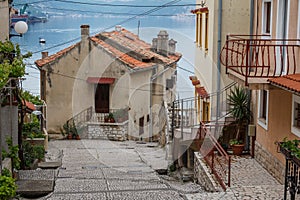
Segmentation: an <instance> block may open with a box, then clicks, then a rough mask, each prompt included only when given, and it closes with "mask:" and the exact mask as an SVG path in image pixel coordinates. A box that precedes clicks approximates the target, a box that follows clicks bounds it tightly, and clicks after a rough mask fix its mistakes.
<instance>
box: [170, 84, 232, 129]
mask: <svg viewBox="0 0 300 200" xmlns="http://www.w3.org/2000/svg"><path fill="white" fill-rule="evenodd" d="M235 85H236V83H235V82H233V83H231V84H229V85H227V86H226V87H225V88H223V89H222V90H220V91H219V92H214V93H211V94H209V95H208V97H207V98H201V97H191V98H185V99H180V100H176V101H174V102H173V105H172V123H171V130H172V135H174V130H175V129H180V130H181V135H183V132H184V129H186V128H192V127H197V126H198V125H199V123H200V122H201V121H214V122H218V121H219V120H221V119H224V118H225V116H227V114H228V110H229V104H228V102H227V97H228V95H229V94H230V92H231V90H232V88H233V87H234V86H235ZM204 101H205V102H206V103H209V110H205V108H204V107H203V102H204ZM204 112H206V114H204ZM204 115H206V116H207V119H203V117H204Z"/></svg>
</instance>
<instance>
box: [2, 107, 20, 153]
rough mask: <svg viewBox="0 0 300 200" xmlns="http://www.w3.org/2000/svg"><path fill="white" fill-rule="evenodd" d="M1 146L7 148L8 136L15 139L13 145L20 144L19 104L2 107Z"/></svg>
mask: <svg viewBox="0 0 300 200" xmlns="http://www.w3.org/2000/svg"><path fill="white" fill-rule="evenodd" d="M0 134H1V141H0V142H1V147H2V148H3V149H5V150H6V151H7V150H8V149H7V144H6V138H12V139H13V145H17V144H18V106H4V107H1V108H0Z"/></svg>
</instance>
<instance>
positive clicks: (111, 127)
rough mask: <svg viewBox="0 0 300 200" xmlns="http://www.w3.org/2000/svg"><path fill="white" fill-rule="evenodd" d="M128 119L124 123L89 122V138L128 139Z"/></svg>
mask: <svg viewBox="0 0 300 200" xmlns="http://www.w3.org/2000/svg"><path fill="white" fill-rule="evenodd" d="M127 137H128V121H126V122H123V123H87V138H88V139H109V140H116V141H124V140H127Z"/></svg>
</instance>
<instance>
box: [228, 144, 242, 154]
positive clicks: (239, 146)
mask: <svg viewBox="0 0 300 200" xmlns="http://www.w3.org/2000/svg"><path fill="white" fill-rule="evenodd" d="M244 146H245V145H244V144H234V145H231V149H232V153H233V155H236V156H240V155H242V153H243V150H244Z"/></svg>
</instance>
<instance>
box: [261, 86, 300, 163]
mask: <svg viewBox="0 0 300 200" xmlns="http://www.w3.org/2000/svg"><path fill="white" fill-rule="evenodd" d="M268 109H269V113H268V128H267V130H266V129H264V128H262V127H261V126H260V125H257V134H256V135H257V136H256V139H257V142H258V143H260V144H261V145H262V146H263V147H264V148H265V149H266V150H267V151H268V152H269V153H271V154H272V155H273V156H274V157H276V158H277V159H279V160H280V161H281V162H282V163H283V164H284V156H283V155H282V154H281V153H278V152H277V145H276V144H275V143H276V142H280V141H282V140H283V138H285V137H287V138H289V139H296V138H297V137H296V136H295V135H294V134H293V133H291V115H292V114H291V113H292V93H290V92H288V91H285V90H282V89H279V88H277V89H276V88H275V89H274V88H273V89H271V90H269V107H268Z"/></svg>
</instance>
